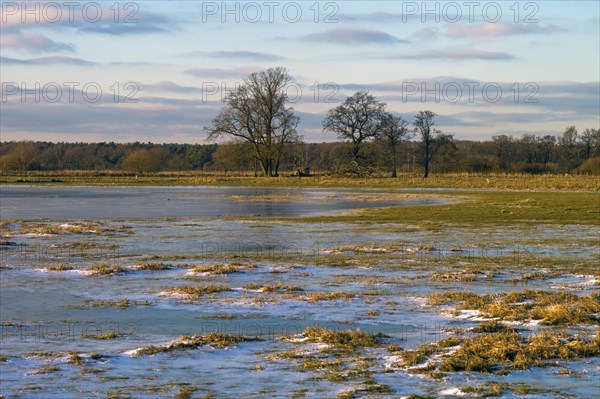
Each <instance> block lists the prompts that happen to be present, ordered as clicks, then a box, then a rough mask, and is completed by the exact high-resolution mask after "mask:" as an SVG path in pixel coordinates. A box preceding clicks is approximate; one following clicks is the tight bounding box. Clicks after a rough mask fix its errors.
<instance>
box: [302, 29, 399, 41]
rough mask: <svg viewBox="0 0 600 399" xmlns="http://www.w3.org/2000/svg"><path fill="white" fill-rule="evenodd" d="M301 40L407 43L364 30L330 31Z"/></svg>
mask: <svg viewBox="0 0 600 399" xmlns="http://www.w3.org/2000/svg"><path fill="white" fill-rule="evenodd" d="M302 39H303V40H307V41H310V42H316V43H334V44H349V45H353V44H373V43H375V44H398V43H408V41H407V40H402V39H398V38H396V37H394V36H392V35H389V34H387V33H385V32H380V31H374V30H365V29H341V28H340V29H332V30H328V31H325V32H319V33H311V34H308V35H305V36H302Z"/></svg>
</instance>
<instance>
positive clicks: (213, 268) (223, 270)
mask: <svg viewBox="0 0 600 399" xmlns="http://www.w3.org/2000/svg"><path fill="white" fill-rule="evenodd" d="M244 267H249V265H246V264H243V263H238V262H233V263H215V264H213V265H199V266H196V267H194V268H192V269H190V273H208V274H213V275H226V274H233V273H241V272H242V271H243V270H242V269H243V268H244Z"/></svg>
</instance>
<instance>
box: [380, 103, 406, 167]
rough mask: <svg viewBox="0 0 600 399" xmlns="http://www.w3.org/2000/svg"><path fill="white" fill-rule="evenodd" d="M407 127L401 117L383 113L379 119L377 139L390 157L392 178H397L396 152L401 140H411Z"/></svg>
mask: <svg viewBox="0 0 600 399" xmlns="http://www.w3.org/2000/svg"><path fill="white" fill-rule="evenodd" d="M407 126H408V122H407V121H405V120H404V119H402V117H401V116H394V115H392V114H391V113H389V112H385V113H384V114H383V117H382V119H381V126H380V129H379V138H380V140H381V141H383V143H384V144H385V145H386V147H387V150H388V152H389V154H390V155H391V161H392V162H391V163H392V177H397V175H398V172H397V169H398V150H399V147H400V143H401V142H402V140H408V139H410V138H412V135H411V134H410V132H409V131H408V128H407Z"/></svg>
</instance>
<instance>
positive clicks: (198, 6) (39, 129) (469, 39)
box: [0, 0, 600, 143]
mask: <svg viewBox="0 0 600 399" xmlns="http://www.w3.org/2000/svg"><path fill="white" fill-rule="evenodd" d="M599 4H600V2H597V1H535V2H531V1H512V0H511V1H496V2H493V1H456V2H448V1H439V2H438V1H427V2H424V1H345V0H342V1H313V0H311V1H269V0H266V1H256V2H251V1H244V2H223V1H216V2H213V1H191V0H187V1H154V0H153V1H115V0H111V1H106V2H104V1H66V0H65V1H60V0H59V1H51V2H45V1H3V0H2V1H0V6H1V20H0V78H1V82H2V85H1V88H0V95H1V101H0V107H1V108H0V140H2V141H10V140H43V141H67V142H99V141H114V142H133V141H140V142H153V143H206V133H205V131H204V127H205V126H208V125H210V123H211V121H212V119H213V118H214V117H215V116H216V115H217V114H218V112H219V110H220V109H222V107H223V106H224V104H223V102H222V100H223V98H225V96H226V94H227V92H228V91H231V90H234V89H235V87H236V85H237V84H241V83H243V79H244V78H245V77H246V76H247V75H248V74H250V73H252V72H258V71H262V70H266V69H267V68H271V67H285V68H287V70H288V72H289V74H290V76H291V77H292V82H291V83H290V85H289V86H288V87H287V94H288V96H289V99H290V106H292V107H293V108H294V110H295V112H296V114H297V115H298V116H300V118H301V120H300V123H299V125H298V129H297V130H298V133H299V134H300V135H301V136H302V137H303V138H304V140H305V141H307V142H325V141H335V140H337V137H336V135H335V134H334V133H331V132H324V131H323V129H322V127H321V121H322V120H323V117H324V116H325V113H326V112H327V110H329V109H331V108H333V107H335V106H337V105H339V104H341V103H342V102H343V101H344V100H345V99H346V98H347V97H348V96H351V95H352V94H353V93H355V92H356V91H359V90H366V91H369V92H370V93H371V94H373V95H374V96H375V97H376V98H377V99H378V100H380V101H383V102H385V103H387V110H388V111H390V112H392V113H394V114H397V115H401V116H402V117H403V118H404V119H406V120H407V121H408V122H409V123H412V122H413V120H414V118H413V115H414V114H415V113H417V112H418V111H419V110H432V111H434V112H435V113H436V114H438V116H437V118H436V122H437V125H438V126H437V127H438V128H439V129H441V130H442V131H443V132H444V133H447V134H453V135H454V137H455V138H456V139H461V140H488V139H491V137H492V136H494V135H500V134H507V135H514V136H521V135H522V134H525V133H529V134H536V135H546V134H552V135H558V134H560V133H561V132H563V131H564V130H565V128H566V127H567V126H571V125H575V126H576V127H577V128H578V129H579V130H580V131H581V130H584V129H585V128H599V127H600V115H599V113H600V111H599V110H600V8H599V7H600V6H599Z"/></svg>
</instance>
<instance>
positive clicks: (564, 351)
mask: <svg viewBox="0 0 600 399" xmlns="http://www.w3.org/2000/svg"><path fill="white" fill-rule="evenodd" d="M598 355H600V332H598V333H596V335H595V336H594V338H593V339H591V340H584V339H581V338H579V337H576V338H573V337H568V336H566V335H565V336H561V335H560V334H559V333H557V332H553V331H542V332H540V333H536V334H532V335H531V336H529V337H528V338H523V337H522V336H521V335H520V334H519V333H517V332H516V331H504V332H498V333H486V334H482V335H480V336H477V337H472V338H467V339H465V340H464V341H463V343H462V345H461V346H460V348H459V349H458V350H456V351H455V352H453V353H452V354H450V355H447V356H446V357H445V359H444V360H443V361H442V363H441V364H440V366H439V370H440V371H444V372H456V371H477V372H492V371H496V370H498V369H499V368H500V367H505V368H508V369H517V370H523V369H528V368H530V367H531V366H533V365H543V361H545V360H555V359H560V360H572V359H578V358H583V357H593V356H598Z"/></svg>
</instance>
